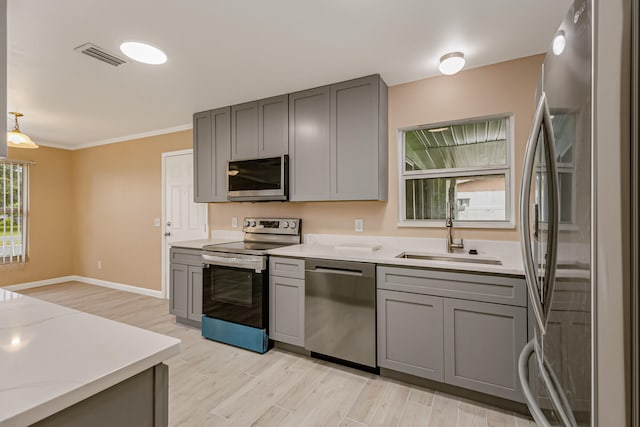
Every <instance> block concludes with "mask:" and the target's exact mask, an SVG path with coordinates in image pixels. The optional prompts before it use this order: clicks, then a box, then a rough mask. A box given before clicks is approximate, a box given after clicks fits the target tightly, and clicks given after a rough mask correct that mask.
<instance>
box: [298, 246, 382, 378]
mask: <svg viewBox="0 0 640 427" xmlns="http://www.w3.org/2000/svg"><path fill="white" fill-rule="evenodd" d="M305 270H306V271H305V316H304V320H305V344H304V347H305V348H306V349H307V350H309V351H311V352H312V353H317V354H319V355H325V356H330V357H334V358H337V359H342V360H346V361H348V362H352V363H357V364H359V365H364V366H367V367H371V368H376V276H375V272H376V269H375V264H369V263H361V262H350V261H333V260H323V259H307V260H306V263H305Z"/></svg>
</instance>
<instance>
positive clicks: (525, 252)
mask: <svg viewBox="0 0 640 427" xmlns="http://www.w3.org/2000/svg"><path fill="white" fill-rule="evenodd" d="M545 105H546V96H545V94H544V92H543V93H542V94H541V95H540V100H539V102H538V106H537V108H536V112H535V115H534V119H533V124H532V127H531V133H530V134H529V140H528V141H527V148H526V154H525V158H524V166H523V168H522V186H521V188H520V246H521V249H522V260H523V264H524V275H525V282H526V284H527V290H528V291H529V300H530V301H531V308H532V310H533V314H534V316H535V318H536V322H537V324H538V327H539V328H540V333H541V334H544V332H545V326H546V322H545V317H544V316H545V313H544V308H543V306H542V301H541V299H540V293H539V292H538V285H537V282H538V280H537V274H536V269H535V260H534V258H533V252H532V250H531V229H530V227H531V203H530V201H531V180H532V178H533V167H534V162H535V155H536V149H537V147H538V136H539V134H540V127H541V126H542V121H543V118H544V111H545Z"/></svg>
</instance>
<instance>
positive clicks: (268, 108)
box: [231, 95, 289, 160]
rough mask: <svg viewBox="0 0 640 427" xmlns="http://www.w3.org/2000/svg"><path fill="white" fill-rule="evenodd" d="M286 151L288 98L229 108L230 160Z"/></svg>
mask: <svg viewBox="0 0 640 427" xmlns="http://www.w3.org/2000/svg"><path fill="white" fill-rule="evenodd" d="M288 151H289V98H288V96H287V95H282V96H275V97H273V98H267V99H261V100H260V101H252V102H246V103H244V104H239V105H234V106H232V107H231V159H232V160H242V159H257V158H265V157H276V156H282V155H283V154H287V153H288Z"/></svg>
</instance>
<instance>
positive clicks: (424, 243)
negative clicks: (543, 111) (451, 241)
mask: <svg viewBox="0 0 640 427" xmlns="http://www.w3.org/2000/svg"><path fill="white" fill-rule="evenodd" d="M304 241H305V243H304V244H301V245H293V246H285V247H283V248H279V249H273V250H270V251H269V255H275V256H289V257H297V258H324V259H334V260H344V261H358V262H371V263H376V264H388V265H397V266H413V267H429V268H439V269H447V270H456V271H469V272H479V273H494V274H509V275H518V276H524V270H523V265H522V258H521V252H520V243H519V242H517V241H516V242H512V241H494V240H469V241H467V240H465V241H464V246H465V249H464V250H463V251H460V252H458V251H457V252H456V253H458V254H466V253H468V252H469V249H476V250H477V251H478V257H479V258H495V259H498V260H500V262H501V263H502V265H491V264H476V263H466V262H451V261H434V260H417V259H405V258H396V257H397V256H398V255H400V254H402V253H403V252H413V253H425V254H430V255H444V256H448V255H449V254H447V252H446V250H445V244H446V243H445V239H433V238H412V237H411V238H406V237H391V236H353V235H329V234H308V235H305V239H304ZM375 248H377V249H375ZM454 256H455V255H454Z"/></svg>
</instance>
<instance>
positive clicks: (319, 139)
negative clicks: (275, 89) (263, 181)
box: [289, 86, 331, 201]
mask: <svg viewBox="0 0 640 427" xmlns="http://www.w3.org/2000/svg"><path fill="white" fill-rule="evenodd" d="M330 97H331V89H330V86H324V87H320V88H316V89H311V90H305V91H302V92H297V93H292V94H291V95H289V156H290V162H289V165H290V166H289V170H290V172H289V200H291V201H309V200H329V199H330V198H331V180H330V171H331V154H330V139H329V134H330V124H331V99H330Z"/></svg>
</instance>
